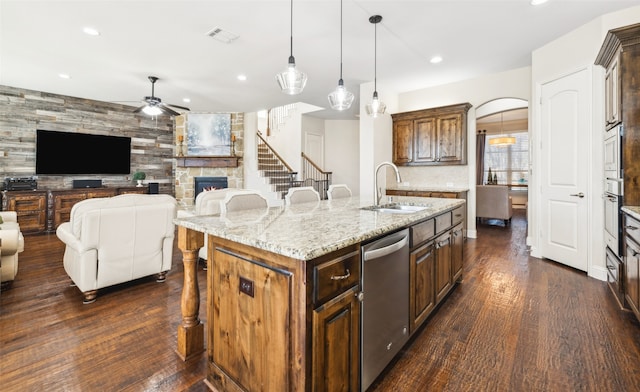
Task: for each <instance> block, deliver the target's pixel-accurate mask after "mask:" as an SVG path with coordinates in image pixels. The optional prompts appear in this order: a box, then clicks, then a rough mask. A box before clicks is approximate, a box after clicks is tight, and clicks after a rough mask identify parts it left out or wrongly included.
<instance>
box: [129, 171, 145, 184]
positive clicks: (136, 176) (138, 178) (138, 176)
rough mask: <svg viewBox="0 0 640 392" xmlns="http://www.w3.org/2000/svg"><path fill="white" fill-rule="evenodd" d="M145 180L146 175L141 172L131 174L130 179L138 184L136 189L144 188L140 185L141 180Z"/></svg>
mask: <svg viewBox="0 0 640 392" xmlns="http://www.w3.org/2000/svg"><path fill="white" fill-rule="evenodd" d="M145 178H147V174H146V173H145V172H143V171H137V172H135V173H133V177H132V179H133V180H134V181H136V182H137V183H138V184H137V185H136V186H138V187H141V186H144V185H143V184H142V180H144V179H145Z"/></svg>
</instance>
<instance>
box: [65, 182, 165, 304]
mask: <svg viewBox="0 0 640 392" xmlns="http://www.w3.org/2000/svg"><path fill="white" fill-rule="evenodd" d="M175 217H176V200H175V199H174V198H173V197H172V196H169V195H141V194H125V195H119V196H114V197H110V198H96V199H87V200H82V201H80V202H78V203H76V204H75V205H74V206H73V208H72V209H71V215H70V220H69V222H65V223H63V224H61V225H60V226H58V229H57V231H56V235H57V236H58V238H59V239H60V240H61V241H62V242H64V243H65V245H66V249H65V252H64V258H63V261H64V269H65V271H66V272H67V274H68V275H69V277H70V278H71V280H72V281H73V283H74V284H75V285H76V286H77V287H78V289H80V291H82V293H83V294H84V303H91V302H94V301H95V300H96V296H97V291H98V289H100V288H104V287H108V286H112V285H115V284H119V283H124V282H129V281H132V280H135V279H138V278H142V277H145V276H149V275H154V274H156V275H157V279H156V280H157V281H158V282H163V281H164V280H165V278H166V273H167V271H169V270H170V269H171V261H172V256H173V240H174V232H175V224H174V223H173V219H174V218H175Z"/></svg>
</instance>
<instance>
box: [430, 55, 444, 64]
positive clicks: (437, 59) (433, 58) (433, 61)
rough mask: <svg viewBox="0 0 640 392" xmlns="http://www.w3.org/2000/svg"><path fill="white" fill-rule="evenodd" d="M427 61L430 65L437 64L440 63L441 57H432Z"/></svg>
mask: <svg viewBox="0 0 640 392" xmlns="http://www.w3.org/2000/svg"><path fill="white" fill-rule="evenodd" d="M429 61H431V64H438V63H440V62H442V56H433V57H431V60H429Z"/></svg>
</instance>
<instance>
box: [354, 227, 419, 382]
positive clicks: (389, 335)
mask: <svg viewBox="0 0 640 392" xmlns="http://www.w3.org/2000/svg"><path fill="white" fill-rule="evenodd" d="M362 292H363V300H362V331H361V336H362V342H361V343H362V344H361V345H360V347H361V361H362V362H361V367H360V369H361V370H360V371H361V377H360V380H361V390H362V391H365V390H366V389H367V388H369V386H370V385H371V383H372V382H373V381H374V380H375V379H376V377H378V375H379V374H380V373H381V372H382V370H383V369H384V368H385V367H386V366H387V364H388V363H389V362H390V361H391V359H393V357H394V356H395V355H396V354H397V353H398V351H400V349H401V348H402V346H404V344H405V343H406V342H407V340H408V339H409V229H404V230H401V231H398V232H395V233H393V234H390V235H387V236H385V237H382V238H380V239H378V240H374V241H373V242H370V243H367V244H365V245H363V246H362Z"/></svg>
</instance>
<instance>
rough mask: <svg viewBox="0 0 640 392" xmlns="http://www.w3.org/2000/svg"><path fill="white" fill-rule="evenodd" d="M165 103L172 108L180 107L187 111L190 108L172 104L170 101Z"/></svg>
mask: <svg viewBox="0 0 640 392" xmlns="http://www.w3.org/2000/svg"><path fill="white" fill-rule="evenodd" d="M165 105H167V106H171V107H173V108H178V109H181V110H187V111H190V110H191V109H189V108H185V107H184V106H178V105H174V104H172V103H167V104H165Z"/></svg>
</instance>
